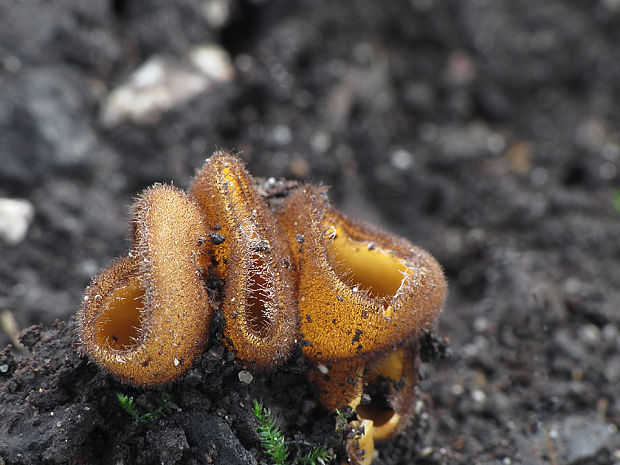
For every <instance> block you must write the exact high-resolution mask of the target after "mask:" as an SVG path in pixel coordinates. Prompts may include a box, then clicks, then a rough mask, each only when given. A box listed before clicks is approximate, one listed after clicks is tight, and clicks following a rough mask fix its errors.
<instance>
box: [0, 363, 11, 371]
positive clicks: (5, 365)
mask: <svg viewBox="0 0 620 465" xmlns="http://www.w3.org/2000/svg"><path fill="white" fill-rule="evenodd" d="M7 371H9V366H8V365H7V364H4V365H0V373H6V372H7Z"/></svg>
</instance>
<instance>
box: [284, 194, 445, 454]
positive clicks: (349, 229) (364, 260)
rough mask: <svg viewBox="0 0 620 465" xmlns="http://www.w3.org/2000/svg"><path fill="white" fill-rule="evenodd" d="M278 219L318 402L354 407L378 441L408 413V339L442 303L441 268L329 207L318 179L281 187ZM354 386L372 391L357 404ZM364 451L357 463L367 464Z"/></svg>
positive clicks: (411, 370) (411, 371)
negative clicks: (291, 260) (293, 268)
mask: <svg viewBox="0 0 620 465" xmlns="http://www.w3.org/2000/svg"><path fill="white" fill-rule="evenodd" d="M279 218H280V223H281V225H282V227H283V228H284V230H285V231H286V233H287V236H288V239H289V242H290V244H291V249H292V251H293V256H294V257H295V261H296V265H297V271H298V274H299V314H300V325H301V336H302V338H303V339H304V340H305V341H306V342H307V344H306V345H304V347H303V352H304V356H305V358H306V359H307V360H309V361H310V362H311V363H313V364H314V368H312V369H311V370H310V372H309V376H310V379H311V380H313V381H314V382H315V383H316V384H317V387H318V389H319V395H320V399H321V402H322V403H323V405H324V406H325V407H326V408H327V409H330V410H335V409H336V408H339V407H342V406H345V405H348V406H351V407H353V408H354V409H355V410H356V412H357V413H358V415H359V416H360V418H361V419H362V422H363V423H364V426H365V429H366V430H367V431H366V432H365V435H368V434H370V435H371V436H370V437H371V438H373V437H374V438H375V439H385V438H387V437H389V436H391V435H392V434H394V433H395V432H396V431H398V430H399V429H401V428H402V427H403V425H404V424H405V423H406V420H407V419H408V417H409V416H410V412H411V409H412V406H413V397H414V387H415V382H416V376H415V373H416V370H415V366H414V364H415V360H416V356H415V345H412V341H413V340H414V339H415V337H416V336H417V335H419V334H420V332H421V331H422V330H424V329H428V328H429V327H430V325H431V324H432V322H433V321H434V320H435V318H436V317H437V315H438V314H439V312H440V311H441V309H442V307H443V303H444V299H445V293H446V283H445V278H444V275H443V272H442V270H441V267H440V265H439V264H438V263H437V262H436V261H435V259H434V258H433V257H432V256H431V255H430V254H429V253H427V252H426V251H424V250H422V249H420V248H418V247H415V246H414V245H412V244H410V243H409V242H408V241H406V240H405V239H402V238H399V237H396V236H393V235H391V234H389V233H386V232H384V231H380V230H379V229H376V228H373V227H369V226H366V225H362V224H359V223H356V222H354V221H352V220H351V219H349V218H347V217H346V216H344V215H342V214H341V213H338V212H337V211H336V210H334V209H333V208H332V207H331V206H330V205H329V202H328V200H327V197H326V195H325V190H324V189H321V188H318V187H312V186H308V187H305V188H302V189H299V190H298V191H296V192H294V193H293V194H292V195H290V196H289V197H288V199H287V200H286V201H285V202H284V204H283V206H282V208H281V210H280V215H279ZM380 385H386V386H384V387H385V389H383V391H382V390H376V387H377V386H380ZM373 390H374V391H376V392H373ZM363 392H365V393H369V392H370V393H371V394H372V396H371V399H372V400H371V402H370V403H367V404H366V405H364V404H363V403H362V402H361V399H362V393H363ZM370 422H372V423H370ZM364 442H365V443H367V444H368V443H372V440H368V437H367V436H366V437H365V439H364ZM366 452H367V454H366V455H365V456H364V458H363V460H362V459H360V460H362V461H361V462H360V463H370V462H369V460H370V458H369V453H368V451H366Z"/></svg>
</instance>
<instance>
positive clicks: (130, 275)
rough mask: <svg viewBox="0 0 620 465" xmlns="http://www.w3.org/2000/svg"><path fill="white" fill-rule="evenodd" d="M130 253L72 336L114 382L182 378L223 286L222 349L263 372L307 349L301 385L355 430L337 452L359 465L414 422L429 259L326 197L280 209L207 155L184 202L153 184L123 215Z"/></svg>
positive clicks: (239, 172) (434, 302)
mask: <svg viewBox="0 0 620 465" xmlns="http://www.w3.org/2000/svg"><path fill="white" fill-rule="evenodd" d="M132 226H133V228H132V231H133V242H134V244H133V247H132V249H131V250H130V251H129V253H128V254H127V256H125V257H123V258H120V259H117V260H116V261H114V262H113V263H112V264H111V265H110V266H108V268H106V269H105V270H104V271H103V272H102V273H101V274H100V275H98V276H97V277H95V278H94V279H93V281H92V283H91V285H90V286H89V287H88V288H87V290H86V292H85V296H84V301H83V305H82V308H81V310H80V312H79V316H78V319H79V322H80V338H81V342H82V346H83V347H84V349H85V351H86V353H87V354H88V355H89V356H90V358H91V359H92V360H93V361H95V363H97V365H99V366H100V367H101V368H103V369H104V370H106V371H108V372H110V373H111V374H113V375H114V376H115V377H117V378H118V379H120V380H121V381H123V382H126V383H130V384H133V385H138V386H158V385H162V384H166V383H169V382H172V381H174V380H176V379H178V378H179V377H180V376H181V375H182V374H183V373H184V372H185V371H187V370H188V369H189V368H190V366H191V364H192V361H193V360H194V358H195V357H196V356H197V355H198V354H200V353H201V351H203V350H204V348H205V346H206V344H207V342H208V335H209V325H210V321H211V316H212V313H213V307H212V303H211V301H210V298H209V294H208V292H207V284H206V283H207V279H208V278H209V277H217V278H219V279H222V280H223V281H224V292H223V296H224V297H223V299H222V301H221V302H220V308H221V309H222V311H223V314H224V318H225V322H226V327H225V330H224V343H225V344H226V345H227V346H228V347H229V348H230V349H231V350H232V351H234V352H235V354H236V356H237V358H238V359H239V360H240V361H241V362H242V363H243V364H244V365H246V366H249V367H254V368H269V367H272V366H274V365H275V364H277V363H280V362H282V361H284V360H286V358H287V356H288V355H289V353H290V351H291V349H292V347H293V345H294V344H295V343H296V341H297V340H299V339H301V340H303V344H302V346H303V349H302V350H303V354H304V358H305V360H306V361H307V362H308V364H309V371H308V376H309V378H310V379H311V380H312V381H313V382H314V383H315V384H316V386H317V388H318V393H319V399H320V401H321V403H322V404H323V405H324V406H325V407H326V408H327V409H328V410H332V411H333V410H336V409H337V408H340V407H343V406H350V407H352V408H353V409H354V410H355V411H356V413H357V415H358V417H359V421H358V423H357V425H358V426H360V427H362V428H359V430H360V431H363V433H362V434H361V435H360V436H359V437H357V438H356V439H355V440H352V441H350V442H349V444H348V445H347V449H348V452H349V456H350V458H351V459H352V461H353V462H354V463H360V464H369V463H370V461H371V460H372V449H373V447H374V446H373V444H374V440H375V439H376V440H380V439H385V438H387V437H389V436H391V435H393V434H394V433H395V432H397V431H399V430H400V429H402V428H403V426H404V425H405V424H406V421H407V419H408V418H409V416H410V415H411V411H412V408H413V404H414V402H413V399H414V387H415V383H416V373H417V369H416V363H417V347H416V338H417V336H418V335H419V334H420V332H421V331H422V330H425V329H428V328H429V327H430V325H431V324H432V323H433V321H434V320H435V319H436V317H437V315H438V313H439V312H440V311H441V309H442V307H443V303H444V299H445V293H446V283H445V279H444V275H443V272H442V270H441V267H440V266H439V264H438V263H437V262H436V261H435V259H434V258H433V257H432V256H431V255H430V254H429V253H428V252H426V251H424V250H422V249H420V248H418V247H415V246H414V245H412V244H411V243H409V242H408V241H406V240H405V239H402V238H399V237H396V236H394V235H391V234H389V233H387V232H385V231H381V230H379V229H377V228H374V227H371V226H367V225H363V224H361V223H357V222H355V221H353V220H351V219H350V218H348V217H346V216H344V215H343V214H341V213H339V212H338V211H336V210H335V209H334V208H333V207H332V206H331V205H330V204H329V201H328V198H327V195H326V191H325V189H323V188H319V187H315V186H305V187H301V188H298V189H296V190H295V191H293V192H292V193H291V194H290V195H289V196H288V197H287V198H286V199H285V200H284V202H283V203H282V205H280V207H279V208H278V209H277V211H276V213H275V214H274V212H273V211H272V210H271V209H270V207H269V206H268V205H267V203H266V202H265V200H264V199H263V198H262V196H261V195H260V194H259V193H258V191H257V189H256V186H255V182H254V180H253V179H252V177H251V176H250V175H249V174H248V172H247V171H246V170H245V168H244V166H243V163H242V162H241V161H240V160H239V159H238V158H236V157H234V156H232V155H230V154H228V153H226V152H218V153H216V154H214V155H213V156H212V157H211V158H210V159H208V160H207V161H206V162H205V164H204V166H203V167H202V169H201V170H200V171H199V172H198V174H197V176H196V177H195V179H194V182H193V183H192V185H191V187H190V189H189V192H188V193H185V192H183V191H181V190H179V189H177V188H174V187H171V186H167V185H161V184H156V185H154V186H153V187H151V188H149V189H147V190H146V191H145V192H144V193H143V194H142V195H141V196H140V197H139V199H138V201H137V202H136V203H135V205H134V207H133V219H132Z"/></svg>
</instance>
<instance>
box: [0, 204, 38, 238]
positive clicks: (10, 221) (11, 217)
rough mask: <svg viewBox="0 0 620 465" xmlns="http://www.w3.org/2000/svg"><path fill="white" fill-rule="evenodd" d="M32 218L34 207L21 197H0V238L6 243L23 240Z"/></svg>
mask: <svg viewBox="0 0 620 465" xmlns="http://www.w3.org/2000/svg"><path fill="white" fill-rule="evenodd" d="M33 218H34V207H33V206H32V204H31V203H30V202H28V201H27V200H23V199H9V198H0V239H2V240H3V241H4V242H5V243H6V244H7V245H17V244H19V243H20V242H21V241H23V240H24V238H25V237H26V234H27V232H28V228H29V227H30V224H31V223H32V220H33Z"/></svg>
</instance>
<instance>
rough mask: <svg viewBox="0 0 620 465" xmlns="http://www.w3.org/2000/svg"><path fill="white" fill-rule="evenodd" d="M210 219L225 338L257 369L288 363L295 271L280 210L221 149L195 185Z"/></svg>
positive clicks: (195, 195) (293, 333) (192, 192)
mask: <svg viewBox="0 0 620 465" xmlns="http://www.w3.org/2000/svg"><path fill="white" fill-rule="evenodd" d="M190 196H191V197H192V198H194V199H196V201H197V202H198V204H199V205H200V206H201V208H202V209H203V211H204V212H205V214H206V217H207V218H208V222H209V224H208V226H209V228H210V232H211V235H214V234H218V235H219V236H218V237H219V238H220V240H218V241H217V242H218V243H219V244H218V245H215V246H214V249H215V252H214V256H215V260H216V267H217V272H218V274H220V276H221V277H222V278H224V280H225V285H224V295H225V297H224V301H223V303H222V309H223V313H224V316H225V319H226V329H225V330H224V337H225V340H226V342H227V343H228V345H229V346H230V347H231V348H232V349H233V350H234V351H235V352H236V355H237V357H238V358H239V359H241V360H242V361H244V362H246V363H247V364H249V365H253V366H256V367H267V366H271V365H274V364H276V363H278V362H281V361H283V360H284V359H285V358H286V357H287V356H288V354H289V353H290V350H291V347H292V346H293V344H294V343H295V342H296V335H297V312H296V305H295V293H296V277H295V273H294V270H293V269H292V266H291V252H290V249H289V246H288V242H287V241H286V240H285V239H284V238H283V235H282V233H281V232H280V230H279V227H278V225H277V222H276V218H275V216H274V214H273V213H272V212H271V210H270V209H269V206H268V205H267V204H266V202H265V200H264V199H263V198H262V197H261V196H260V194H259V193H258V191H257V189H256V187H255V185H254V181H253V179H252V177H251V176H250V175H249V173H248V172H247V171H246V170H245V167H244V166H243V163H242V162H241V161H240V160H239V159H238V158H236V157H233V156H231V155H229V154H227V153H225V152H219V153H216V154H214V155H213V156H212V157H211V158H210V159H209V160H207V162H206V163H205V165H204V167H203V168H202V169H201V170H200V171H199V172H198V175H197V177H196V179H195V180H194V183H193V185H192V187H191V189H190Z"/></svg>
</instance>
